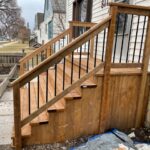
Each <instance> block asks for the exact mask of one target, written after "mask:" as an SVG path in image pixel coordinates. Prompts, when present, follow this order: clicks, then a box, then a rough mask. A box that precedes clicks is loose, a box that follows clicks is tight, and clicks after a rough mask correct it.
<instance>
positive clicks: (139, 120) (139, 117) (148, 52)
mask: <svg viewBox="0 0 150 150" xmlns="http://www.w3.org/2000/svg"><path fill="white" fill-rule="evenodd" d="M149 58H150V16H149V17H148V24H147V33H146V42H145V47H144V54H143V61H142V68H141V70H142V77H141V85H140V90H139V99H138V105H137V109H136V110H137V112H136V117H135V118H136V120H135V123H136V126H135V127H141V125H144V119H145V118H144V115H145V114H144V111H145V110H144V104H143V101H147V100H146V99H144V96H145V89H146V82H147V76H148V65H149Z"/></svg>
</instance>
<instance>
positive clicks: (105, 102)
mask: <svg viewBox="0 0 150 150" xmlns="http://www.w3.org/2000/svg"><path fill="white" fill-rule="evenodd" d="M110 13H111V15H112V19H111V22H110V26H109V28H108V37H107V46H106V55H105V64H104V81H103V96H102V104H101V105H102V109H101V113H100V132H104V131H105V130H107V129H108V118H109V115H110V108H109V107H110V105H109V103H110V99H109V97H108V96H109V83H110V69H111V57H112V49H113V42H114V34H115V29H116V27H115V26H116V18H117V17H116V16H117V13H118V8H117V7H116V6H114V7H112V8H111V11H110Z"/></svg>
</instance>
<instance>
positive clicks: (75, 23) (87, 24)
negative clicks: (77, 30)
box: [69, 21, 97, 27]
mask: <svg viewBox="0 0 150 150" xmlns="http://www.w3.org/2000/svg"><path fill="white" fill-rule="evenodd" d="M69 24H71V25H72V26H74V27H93V26H94V25H96V24H97V23H92V22H80V21H69Z"/></svg>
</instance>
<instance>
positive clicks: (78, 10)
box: [72, 0, 93, 37]
mask: <svg viewBox="0 0 150 150" xmlns="http://www.w3.org/2000/svg"><path fill="white" fill-rule="evenodd" d="M92 5H93V0H75V1H74V2H73V19H72V20H73V21H81V22H91V19H92ZM81 30H82V29H81V28H74V32H73V37H78V36H79V35H80V32H82V31H81Z"/></svg>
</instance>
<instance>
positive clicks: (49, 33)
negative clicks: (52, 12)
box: [48, 21, 53, 39]
mask: <svg viewBox="0 0 150 150" xmlns="http://www.w3.org/2000/svg"><path fill="white" fill-rule="evenodd" d="M52 37H53V21H50V22H49V23H48V39H51V38H52Z"/></svg>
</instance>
